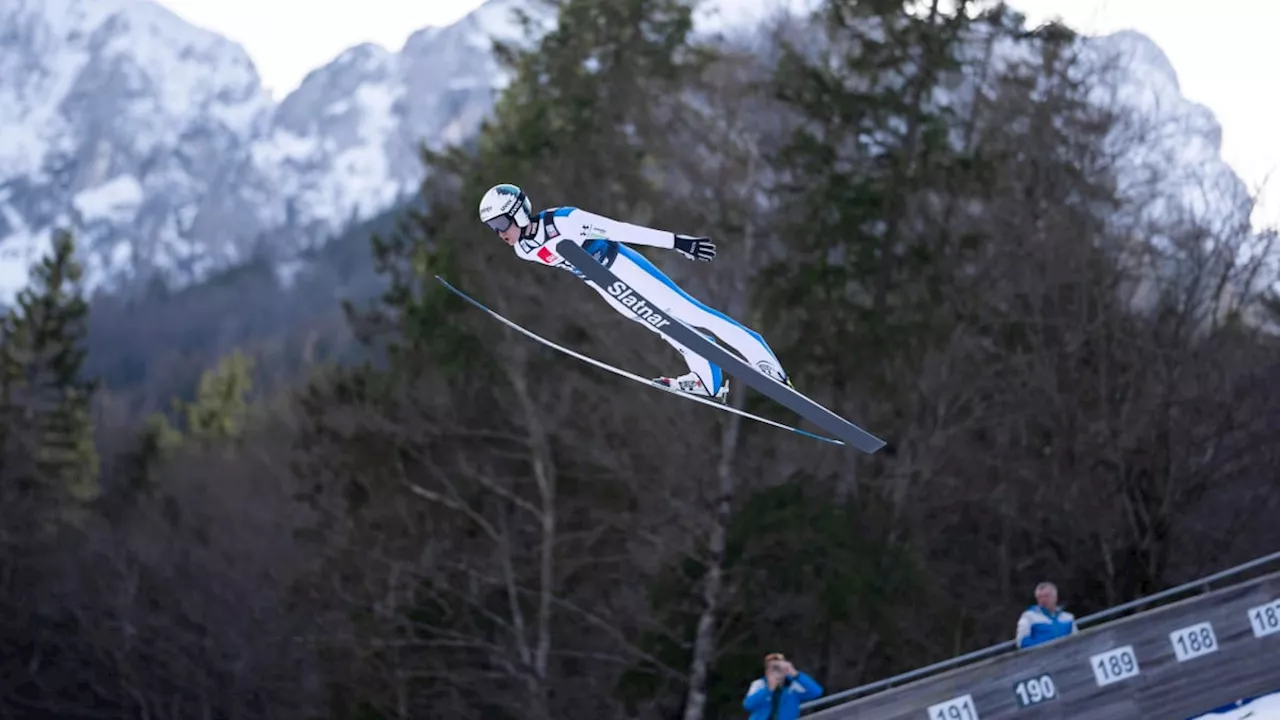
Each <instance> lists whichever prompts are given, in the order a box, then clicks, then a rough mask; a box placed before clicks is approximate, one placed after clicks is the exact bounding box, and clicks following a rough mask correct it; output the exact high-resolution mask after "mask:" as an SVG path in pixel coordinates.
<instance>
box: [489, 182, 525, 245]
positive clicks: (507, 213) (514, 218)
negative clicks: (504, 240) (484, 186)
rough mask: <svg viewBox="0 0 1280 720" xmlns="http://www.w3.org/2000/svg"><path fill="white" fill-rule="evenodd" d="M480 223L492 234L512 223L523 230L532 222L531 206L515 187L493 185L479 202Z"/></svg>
mask: <svg viewBox="0 0 1280 720" xmlns="http://www.w3.org/2000/svg"><path fill="white" fill-rule="evenodd" d="M480 221H481V222H483V223H484V224H485V225H488V226H489V227H491V228H493V231H494V232H499V233H500V232H502V231H504V230H506V229H507V228H509V227H511V225H512V224H513V223H514V224H515V225H516V226H517V227H519V228H520V229H521V230H524V229H525V228H527V227H529V224H530V223H531V222H533V204H532V203H530V202H529V197H528V196H527V195H525V194H524V191H523V190H521V189H520V188H518V187H516V186H515V185H511V184H508V183H503V184H501V185H494V186H493V187H491V188H489V191H488V192H486V193H485V194H484V198H483V199H481V200H480Z"/></svg>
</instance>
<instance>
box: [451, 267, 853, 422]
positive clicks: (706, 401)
mask: <svg viewBox="0 0 1280 720" xmlns="http://www.w3.org/2000/svg"><path fill="white" fill-rule="evenodd" d="M436 280H439V281H440V284H441V285H444V286H445V287H446V288H448V289H449V290H450V291H451V292H453V293H454V294H455V295H457V296H458V297H460V298H462V299H463V300H466V301H467V302H468V303H470V304H472V305H474V306H475V307H477V308H479V309H480V310H482V311H484V312H485V313H487V314H488V315H490V316H492V317H494V318H496V319H497V320H498V321H500V322H501V323H503V324H504V325H506V326H507V327H509V328H511V329H513V330H515V331H517V332H519V333H521V334H523V335H524V336H526V337H529V338H532V339H533V340H536V341H537V342H540V343H542V344H543V345H546V346H547V347H549V348H551V349H553V350H557V351H559V352H562V353H564V354H565V355H568V356H569V357H572V358H576V359H578V360H581V361H582V362H585V363H587V364H588V365H594V366H595V367H598V368H600V369H602V370H607V371H609V372H611V373H613V374H614V375H620V376H622V377H624V378H627V379H628V380H634V381H635V382H638V383H640V384H641V385H647V386H648V387H651V388H656V389H658V390H662V391H663V392H666V393H668V394H670V395H675V396H677V397H681V398H684V399H686V400H692V401H694V402H696V403H701V404H703V405H708V406H710V407H713V408H715V409H717V410H723V411H725V412H728V413H733V414H734V415H741V416H742V417H744V418H747V419H750V420H755V421H756V422H759V423H763V424H765V425H770V426H773V427H776V428H780V429H782V430H790V431H791V432H793V433H796V434H797V435H803V436H805V437H810V438H813V439H815V440H821V441H822V442H826V443H831V444H833V445H844V444H845V443H844V442H843V441H841V440H837V439H835V438H829V437H825V436H822V435H817V434H815V433H811V432H808V431H806V430H801V429H800V428H797V427H792V426H791V425H786V424H784V423H780V422H775V421H773V420H770V419H768V418H764V417H760V416H759V415H753V414H751V413H749V412H746V411H745V410H739V409H738V408H735V407H732V406H730V405H726V404H723V403H719V402H716V401H714V400H711V399H709V398H701V397H698V396H697V395H690V394H689V393H683V392H680V391H679V390H673V389H671V388H668V387H665V386H662V385H659V384H657V383H655V382H653V381H652V380H650V379H648V378H644V377H641V376H639V375H636V374H635V373H631V372H627V371H626V370H623V369H621V368H617V367H614V366H613V365H610V364H609V363H606V362H601V361H599V360H596V359H595V358H592V357H588V356H586V355H583V354H582V353H579V352H575V351H573V350H570V349H569V348H567V347H564V346H562V345H557V344H556V343H554V342H551V341H550V340H548V339H546V338H544V337H542V336H541V335H538V334H537V333H534V332H531V331H529V330H526V329H525V328H523V327H521V326H520V325H518V324H516V323H514V322H512V321H511V320H508V319H507V318H505V317H503V316H502V315H500V314H498V313H497V312H495V311H493V310H491V309H489V308H488V307H486V306H485V305H484V304H483V303H481V302H480V301H479V300H476V299H475V298H473V297H471V296H470V295H467V294H466V293H464V292H462V291H461V290H459V289H458V288H456V287H454V286H452V285H450V284H449V282H448V281H447V280H445V279H444V278H442V277H440V276H439V275H437V276H436Z"/></svg>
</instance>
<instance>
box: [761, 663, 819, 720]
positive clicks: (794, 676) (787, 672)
mask: <svg viewBox="0 0 1280 720" xmlns="http://www.w3.org/2000/svg"><path fill="white" fill-rule="evenodd" d="M821 695H822V686H821V685H819V684H818V682H817V681H816V680H814V679H813V678H811V677H809V675H807V674H806V673H802V672H800V671H799V670H796V668H795V666H794V665H792V664H791V662H790V661H789V660H787V658H786V657H784V656H783V655H782V653H769V654H768V655H765V656H764V677H762V678H756V680H754V681H753V682H752V683H751V687H750V688H748V689H747V696H746V698H744V699H743V701H742V707H743V709H745V710H746V711H747V712H749V713H751V715H750V720H796V718H798V717H800V703H804V702H808V701H810V700H813V699H815V698H818V697H821Z"/></svg>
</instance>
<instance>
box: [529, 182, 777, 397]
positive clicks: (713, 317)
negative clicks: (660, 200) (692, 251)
mask: <svg viewBox="0 0 1280 720" xmlns="http://www.w3.org/2000/svg"><path fill="white" fill-rule="evenodd" d="M527 234H528V236H527V237H521V239H520V241H519V242H517V243H516V244H515V251H516V255H517V256H518V257H519V258H520V259H522V260H528V261H530V262H536V263H540V264H543V265H549V266H551V267H558V268H561V269H564V270H568V271H570V272H572V273H574V274H575V275H577V276H578V277H581V278H582V279H583V281H584V282H586V283H587V284H588V285H589V286H591V287H592V288H593V289H594V290H595V291H596V292H598V293H600V296H601V297H603V298H604V299H605V301H606V302H608V303H609V305H610V306H612V307H613V308H614V309H615V310H617V311H618V312H619V313H621V314H622V315H623V316H624V317H627V318H630V319H631V320H634V321H635V322H638V323H640V324H641V325H644V326H645V327H647V328H649V329H650V330H652V331H653V332H656V333H658V334H659V335H660V336H661V337H662V339H663V340H666V341H667V343H669V344H670V345H672V346H673V347H674V348H675V349H676V350H678V351H679V352H680V354H681V355H682V356H683V357H684V361H685V363H686V364H687V365H688V366H689V371H690V372H692V373H693V374H694V375H696V376H697V377H698V378H699V379H700V380H702V383H703V385H705V386H706V387H707V388H708V389H709V390H710V393H711V394H712V395H714V394H715V393H716V392H718V391H719V390H720V387H721V385H722V384H723V382H724V373H723V372H722V371H721V369H720V367H719V366H717V365H714V364H712V363H711V362H710V361H708V360H707V359H705V358H703V357H702V356H700V355H697V354H695V353H694V352H693V351H691V350H689V349H688V348H686V347H685V346H684V345H682V344H680V343H678V342H676V341H675V340H673V339H671V338H670V337H667V336H666V335H665V334H663V333H662V332H661V331H660V330H659V329H658V326H659V325H661V324H662V323H663V322H665V321H664V320H662V319H660V318H658V316H656V315H653V316H648V317H650V318H651V320H650V321H646V320H645V319H642V317H640V316H645V315H646V313H644V309H643V306H642V305H639V304H638V302H637V300H636V299H635V297H634V296H628V295H626V294H624V295H623V296H622V297H621V298H617V297H614V296H613V295H610V294H609V293H608V292H607V291H606V290H605V289H604V288H601V287H600V286H598V285H596V284H595V283H593V282H591V281H590V280H587V279H586V278H585V277H584V276H582V274H581V273H579V272H578V271H577V270H576V269H575V268H574V267H573V266H572V265H571V264H570V263H568V262H567V261H565V260H564V259H563V258H561V257H560V256H559V255H558V254H556V252H555V247H556V244H557V243H559V242H560V241H561V240H563V239H565V238H568V239H569V240H572V241H573V242H574V243H576V244H578V245H579V246H581V247H582V249H583V250H585V251H587V253H588V254H589V255H591V256H592V257H593V258H595V259H596V260H597V261H599V262H600V264H601V265H604V266H605V267H607V268H609V270H611V271H612V272H613V274H614V275H617V276H618V279H619V280H622V281H623V282H625V283H627V284H628V285H630V286H631V287H632V288H634V289H635V291H636V292H637V293H639V294H640V295H642V296H643V297H645V298H647V299H648V300H649V301H651V302H652V303H654V304H655V305H657V306H658V308H659V309H660V310H663V311H665V312H666V313H667V314H669V315H672V316H674V317H675V318H676V319H678V320H680V321H681V322H683V323H685V324H686V325H689V326H690V327H692V328H695V329H701V330H703V331H706V332H710V333H712V334H713V335H715V336H716V337H717V338H719V339H720V340H721V341H723V342H724V343H726V344H727V345H729V347H731V348H733V349H734V350H736V351H737V353H738V355H739V356H741V357H742V358H743V359H744V360H746V361H747V362H748V363H749V364H751V365H753V366H755V367H756V368H757V369H759V370H760V371H761V372H763V373H764V374H765V375H766V376H768V377H771V378H774V379H781V378H783V377H785V375H783V370H782V364H781V363H779V362H778V358H777V356H776V355H774V353H773V350H772V349H770V348H769V345H768V343H766V342H765V341H764V338H763V337H761V336H760V334H759V333H757V332H755V331H754V330H752V329H750V328H748V327H746V326H745V325H743V324H742V323H740V322H738V321H737V320H734V319H733V318H731V317H729V316H728V315H725V314H724V313H722V312H720V311H719V310H716V309H714V308H711V307H708V306H706V305H704V304H703V303H702V302H700V301H698V299H697V298H694V297H693V296H692V295H690V294H689V293H687V292H685V291H684V290H682V289H681V288H680V287H679V286H678V285H676V284H675V283H674V282H672V281H671V278H669V277H667V276H666V275H664V274H663V273H662V271H661V270H659V269H658V268H656V267H654V265H653V263H651V262H649V261H648V260H647V259H646V258H645V257H644V256H643V255H641V254H640V253H638V252H636V251H635V250H632V249H631V248H629V247H627V245H647V246H649V247H657V248H663V249H668V250H669V249H673V248H674V247H675V234H673V233H669V232H664V231H661V230H654V229H652V228H647V227H642V226H640V225H632V224H630V223H625V222H620V221H618V220H613V219H611V218H607V217H604V216H602V215H597V214H595V213H590V212H587V211H585V210H579V209H578V208H574V207H561V208H552V209H548V210H543V211H542V212H539V213H537V214H536V215H535V216H534V218H533V225H532V226H531V227H530V231H529V232H528V233H527ZM708 339H709V340H712V338H711V337H710V336H708ZM713 341H714V340H713Z"/></svg>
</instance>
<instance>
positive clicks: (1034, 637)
mask: <svg viewBox="0 0 1280 720" xmlns="http://www.w3.org/2000/svg"><path fill="white" fill-rule="evenodd" d="M1035 594H1036V604H1035V605H1032V606H1031V607H1029V608H1027V609H1026V611H1025V612H1023V613H1022V617H1020V618H1018V629H1017V632H1016V633H1015V635H1014V641H1015V642H1017V644H1018V647H1020V648H1028V647H1034V646H1036V645H1041V644H1043V643H1047V642H1049V641H1050V640H1057V639H1058V638H1061V637H1066V636H1068V635H1074V634H1075V633H1077V632H1079V628H1077V627H1076V617H1075V616H1074V615H1072V614H1071V613H1069V612H1067V611H1066V610H1063V609H1062V608H1061V607H1060V606H1059V605H1058V587H1057V586H1056V585H1054V584H1053V583H1051V582H1042V583H1040V584H1039V585H1036V590H1035Z"/></svg>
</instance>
